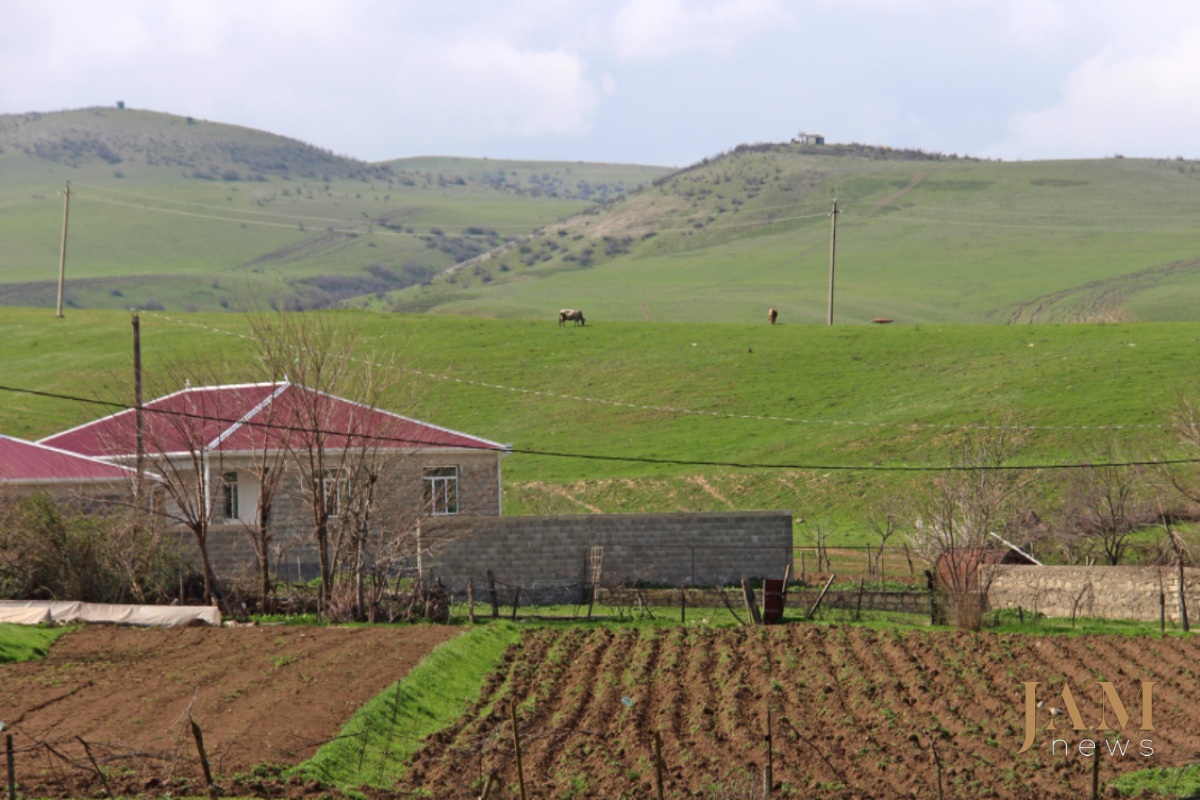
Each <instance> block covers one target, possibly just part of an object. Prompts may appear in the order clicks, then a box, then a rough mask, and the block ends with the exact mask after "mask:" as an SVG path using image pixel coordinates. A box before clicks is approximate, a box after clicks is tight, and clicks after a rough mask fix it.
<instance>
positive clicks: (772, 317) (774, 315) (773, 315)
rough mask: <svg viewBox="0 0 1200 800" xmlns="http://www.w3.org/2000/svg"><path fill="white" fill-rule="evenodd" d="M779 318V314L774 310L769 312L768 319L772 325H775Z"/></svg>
mask: <svg viewBox="0 0 1200 800" xmlns="http://www.w3.org/2000/svg"><path fill="white" fill-rule="evenodd" d="M778 318H779V312H778V311H776V310H775V309H773V308H772V309H771V310H770V311H768V312H767V319H769V320H771V324H772V325H774V324H775V320H776V319H778Z"/></svg>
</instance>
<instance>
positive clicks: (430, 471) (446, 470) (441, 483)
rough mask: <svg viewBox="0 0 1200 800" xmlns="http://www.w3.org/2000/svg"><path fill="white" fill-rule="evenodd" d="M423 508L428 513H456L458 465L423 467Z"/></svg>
mask: <svg viewBox="0 0 1200 800" xmlns="http://www.w3.org/2000/svg"><path fill="white" fill-rule="evenodd" d="M425 509H426V510H427V511H428V512H429V513H430V514H457V513H458V467H426V468H425Z"/></svg>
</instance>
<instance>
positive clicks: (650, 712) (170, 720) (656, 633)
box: [0, 625, 1200, 800]
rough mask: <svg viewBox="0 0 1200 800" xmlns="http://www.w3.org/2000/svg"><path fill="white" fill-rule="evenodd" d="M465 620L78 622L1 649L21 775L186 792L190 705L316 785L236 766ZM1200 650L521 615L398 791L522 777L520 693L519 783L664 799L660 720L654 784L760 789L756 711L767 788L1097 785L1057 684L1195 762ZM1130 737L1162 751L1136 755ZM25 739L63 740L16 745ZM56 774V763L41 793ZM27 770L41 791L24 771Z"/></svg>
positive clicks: (345, 708) (349, 699)
mask: <svg viewBox="0 0 1200 800" xmlns="http://www.w3.org/2000/svg"><path fill="white" fill-rule="evenodd" d="M455 632H456V630H455V629H453V628H437V627H416V628H399V629H397V628H387V629H385V628H379V629H355V630H345V629H337V628H321V629H305V628H275V629H271V628H260V629H246V628H242V629H229V628H226V629H220V630H211V629H190V630H181V631H142V630H125V629H115V628H105V627H94V628H88V629H85V630H82V631H79V632H76V633H72V634H68V635H67V636H66V637H64V638H63V639H61V640H60V641H59V643H58V644H56V645H55V646H54V648H53V649H52V651H51V654H50V656H49V657H48V658H47V659H46V660H44V661H42V662H38V663H27V664H10V665H5V666H0V719H3V720H4V721H5V722H6V723H7V724H8V728H7V730H11V731H15V732H16V734H17V737H16V739H17V746H18V748H19V749H20V750H21V752H19V753H18V774H19V776H20V778H21V781H22V792H23V794H25V795H26V796H48V795H56V796H64V794H65V796H74V797H80V796H85V795H86V796H92V795H96V794H97V793H99V792H101V791H102V789H103V787H102V786H101V785H100V784H99V782H98V778H97V775H98V774H99V773H98V772H96V771H95V770H93V769H92V767H91V766H90V764H89V759H90V758H91V757H92V756H94V757H96V759H97V760H98V761H99V762H100V763H101V764H103V765H104V767H105V769H104V774H105V775H107V776H108V780H109V781H110V788H111V790H112V791H113V792H114V793H122V794H133V793H145V794H163V793H168V792H171V793H174V794H183V793H185V792H183V791H182V789H181V786H183V785H182V784H179V783H178V782H173V781H177V780H178V779H179V778H181V777H184V776H186V777H187V778H189V780H191V783H190V784H188V785H190V787H191V791H190V792H188V793H190V794H197V793H198V792H197V790H196V787H197V786H198V784H197V783H196V758H195V749H194V745H193V743H192V742H191V740H190V738H189V737H188V736H187V733H186V729H185V728H184V726H183V724H182V722H183V721H184V720H186V718H187V714H188V711H189V708H190V710H191V713H192V714H193V715H194V717H195V719H196V720H197V721H198V722H199V723H200V725H201V726H202V728H203V730H204V735H205V743H206V746H207V747H208V749H209V752H210V754H211V756H212V759H213V766H214V769H215V771H216V772H217V778H218V780H219V781H221V783H222V784H223V785H224V786H226V787H227V789H228V790H229V791H232V792H234V793H236V794H238V795H243V796H244V795H248V794H254V793H256V792H259V791H262V792H264V793H267V792H270V791H285V792H287V793H288V794H290V795H293V796H296V795H302V794H312V795H316V794H321V793H322V791H323V790H321V789H320V788H319V787H315V786H304V785H290V786H286V787H277V788H275V789H271V788H270V786H267V787H265V788H264V787H261V786H259V787H257V788H256V785H255V782H254V781H253V780H246V779H245V778H243V780H242V781H241V782H234V781H232V780H231V778H232V776H234V775H235V774H237V773H243V774H245V773H246V772H247V771H249V770H251V768H252V767H253V766H254V765H257V764H260V763H265V762H283V763H289V764H292V763H297V762H298V761H300V760H303V759H304V758H307V757H308V756H310V755H311V754H312V753H313V752H314V750H315V749H316V747H317V746H318V745H319V744H320V743H321V742H324V741H326V740H328V739H329V738H331V737H333V736H335V735H336V733H337V731H338V729H339V728H340V726H341V724H342V723H343V722H345V721H346V720H347V719H348V718H349V716H350V715H351V713H352V712H353V711H354V710H355V709H356V708H357V707H358V706H359V705H361V704H362V703H363V702H365V701H366V700H367V699H368V698H369V697H371V696H373V695H374V694H376V693H377V692H379V691H381V690H382V689H383V688H384V687H385V686H387V685H389V684H391V683H393V682H394V681H396V680H398V679H399V678H401V677H402V676H403V675H404V673H405V672H407V670H408V669H409V668H410V667H411V666H412V664H414V663H415V661H416V660H417V658H419V657H420V656H421V655H423V654H424V653H425V652H428V650H429V649H431V648H432V647H433V646H434V645H435V644H436V643H437V642H440V641H443V640H444V639H445V638H447V637H449V636H451V635H453V634H454V633H455ZM1198 669H1200V639H1195V638H1168V639H1158V638H1132V637H1098V636H1079V637H1033V636H1011V635H1010V636H1005V635H994V634H979V635H971V634H957V633H947V632H923V631H918V632H906V633H899V632H876V631H871V630H866V629H861V628H849V627H824V626H820V627H818V626H812V625H791V626H781V627H773V628H757V629H748V628H739V629H711V628H706V627H700V626H693V627H689V628H661V629H657V630H652V629H640V630H620V629H616V630H614V629H603V628H596V629H583V628H540V629H532V630H530V631H529V632H528V634H527V635H526V636H525V638H524V640H523V642H522V644H521V645H519V646H517V647H515V648H513V649H511V650H510V651H509V652H508V653H507V654H506V656H505V658H504V660H503V661H502V663H501V664H500V665H499V668H498V669H497V671H496V672H495V673H494V674H493V675H492V676H491V677H490V678H489V680H488V682H487V683H486V685H485V687H484V691H483V694H482V696H481V698H480V699H479V701H478V702H477V703H476V704H475V705H474V706H473V707H472V708H471V709H469V710H468V712H467V713H466V714H464V715H463V716H462V718H461V719H460V720H459V721H458V722H457V723H456V724H455V725H453V726H452V727H451V728H450V729H448V730H446V731H444V732H443V733H441V734H439V735H437V736H435V737H433V738H432V739H431V740H430V741H429V742H427V744H426V746H425V747H424V749H423V750H421V751H420V752H419V753H418V755H417V758H416V761H415V764H414V766H413V769H412V770H411V771H410V773H409V775H408V777H407V779H406V783H405V785H404V786H402V787H399V792H398V793H397V794H399V795H402V796H408V792H410V791H412V790H418V791H419V792H421V796H427V797H435V798H469V797H471V798H473V797H478V796H479V795H480V792H481V788H482V785H483V783H484V780H485V778H486V776H487V775H488V774H489V773H491V772H493V771H494V772H495V773H496V776H497V781H496V783H495V786H494V787H493V789H492V793H491V797H492V798H493V800H495V798H512V797H515V796H517V788H516V787H517V779H518V778H517V769H516V759H515V751H514V747H513V736H512V726H511V723H510V716H509V715H510V708H511V705H512V703H513V702H514V701H515V702H516V705H517V717H518V730H519V733H520V743H521V747H522V755H523V769H524V775H525V778H526V782H527V786H528V796H529V797H530V798H551V797H553V798H567V797H592V798H606V799H607V798H619V797H626V798H644V797H654V796H655V780H656V769H655V760H654V735H655V734H656V733H657V734H658V735H659V737H660V738H661V742H662V758H663V764H664V765H665V769H664V771H663V780H664V794H665V796H666V797H669V798H670V797H674V798H691V797H706V798H733V797H740V798H749V797H754V796H758V795H752V794H750V791H751V788H750V787H753V786H755V785H761V769H762V765H763V764H764V763H765V760H766V758H767V743H766V741H765V738H764V737H765V734H766V732H767V714H768V709H769V711H770V716H771V728H770V730H771V734H772V740H771V758H772V762H773V768H774V776H773V777H774V782H775V785H776V787H777V789H778V791H777V793H776V795H773V796H798V797H813V798H851V797H854V798H880V799H881V800H883V799H886V798H914V797H915V798H936V797H937V796H938V792H937V784H938V780H939V773H940V780H941V782H942V785H943V790H944V796H945V797H947V798H952V797H972V798H973V797H987V796H993V797H1002V798H1072V799H1074V798H1080V797H1090V796H1091V794H1090V792H1091V779H1092V764H1093V763H1094V761H1095V759H1094V758H1088V757H1084V756H1081V755H1080V754H1079V752H1078V751H1077V750H1072V751H1071V752H1070V753H1069V754H1064V752H1063V749H1064V748H1061V747H1060V748H1059V752H1058V753H1057V754H1053V755H1052V754H1051V746H1052V741H1053V738H1054V737H1053V736H1052V735H1051V734H1050V733H1048V732H1046V731H1045V730H1043V729H1044V727H1045V726H1046V724H1047V723H1049V722H1050V721H1051V720H1052V719H1056V720H1059V722H1058V725H1059V728H1060V729H1061V731H1060V736H1061V737H1063V738H1065V739H1066V740H1068V741H1069V743H1070V744H1071V746H1072V747H1073V748H1074V747H1077V746H1078V744H1079V742H1080V741H1081V740H1082V739H1084V738H1090V737H1089V736H1088V735H1087V734H1077V733H1075V732H1073V731H1068V730H1066V728H1068V727H1070V723H1069V721H1068V722H1066V723H1064V722H1062V720H1069V714H1065V715H1064V714H1059V715H1058V716H1057V717H1054V716H1053V715H1052V714H1051V709H1052V708H1060V707H1062V706H1063V697H1062V691H1063V687H1064V685H1069V686H1070V687H1071V690H1072V692H1073V697H1074V698H1075V700H1076V702H1077V705H1078V708H1079V712H1080V714H1081V715H1082V717H1083V719H1084V720H1085V722H1086V723H1087V724H1088V725H1096V724H1098V721H1099V720H1100V719H1101V717H1102V716H1103V717H1107V718H1108V719H1109V720H1112V719H1114V716H1113V713H1112V711H1111V706H1110V705H1106V704H1105V700H1104V695H1103V693H1102V692H1101V691H1100V690H1099V689H1098V688H1097V686H1096V683H1095V682H1096V681H1097V680H1102V679H1103V680H1111V681H1112V682H1113V684H1114V687H1115V688H1116V690H1117V692H1118V693H1119V696H1120V698H1122V699H1123V701H1124V705H1125V706H1127V707H1128V712H1129V715H1130V717H1129V721H1128V725H1127V726H1126V727H1125V729H1124V736H1123V737H1122V741H1124V742H1125V743H1126V747H1127V752H1126V754H1125V755H1110V754H1109V753H1108V752H1107V751H1105V750H1104V749H1103V748H1104V747H1106V745H1104V744H1103V743H1101V748H1102V750H1101V752H1102V753H1103V754H1102V756H1101V757H1100V759H1099V760H1100V773H1099V776H1100V781H1101V783H1103V782H1104V781H1106V780H1108V779H1111V778H1112V777H1113V776H1114V775H1116V774H1118V773H1122V772H1125V771H1128V770H1133V769H1139V768H1144V767H1150V766H1174V765H1180V764H1184V763H1191V762H1194V761H1196V760H1198V759H1200V753H1198V752H1197V750H1198V749H1200V722H1198V721H1197V709H1200V685H1198V683H1197V673H1196V671H1197V670H1198ZM1023 681H1041V682H1042V684H1043V685H1042V687H1041V690H1040V692H1039V694H1038V699H1040V700H1041V701H1043V705H1042V707H1041V708H1040V709H1038V710H1037V711H1036V725H1037V736H1036V739H1035V742H1034V745H1033V746H1032V747H1031V748H1030V750H1029V751H1028V752H1026V753H1024V754H1020V755H1018V754H1017V750H1018V749H1020V747H1021V744H1022V738H1023V731H1024V719H1025V717H1024V688H1023V686H1022V682H1023ZM1143 681H1156V682H1157V684H1156V685H1155V686H1154V688H1153V690H1152V704H1153V723H1154V728H1155V730H1153V731H1150V732H1147V731H1141V730H1139V729H1138V728H1139V726H1140V725H1141V724H1142V723H1143V719H1142V716H1143V710H1144V706H1143V703H1142V700H1141V694H1140V692H1141V688H1140V687H1141V682H1143ZM6 732H7V731H6ZM1097 738H1098V739H1101V738H1102V737H1100V735H1099V734H1097ZM1143 739H1148V740H1150V742H1151V747H1152V749H1153V755H1150V756H1142V755H1139V750H1140V749H1142V748H1141V742H1142V740H1143ZM84 742H86V743H88V746H89V747H90V748H91V752H90V754H89V753H88V752H86V751H85V749H84V747H83V743H84ZM36 743H42V744H48V745H52V749H48V748H46V747H40V748H37V747H35V748H32V749H25V748H27V747H28V746H29V745H31V744H36ZM931 743H932V744H933V751H931ZM35 775H36V776H39V777H38V778H37V779H36V780H35ZM55 777H58V778H63V779H64V780H65V783H63V784H61V785H60V787H59V788H58V789H55V790H52V787H53V783H52V781H50V779H53V778H55ZM39 780H47V781H50V782H43V783H39ZM39 786H44V787H47V788H46V789H45V790H44V791H33V789H35V787H39ZM64 787H65V788H64ZM788 791H790V792H791V793H792V794H791V795H788V794H787V792H788ZM374 794H375V796H382V795H384V794H387V793H384V792H379V793H374Z"/></svg>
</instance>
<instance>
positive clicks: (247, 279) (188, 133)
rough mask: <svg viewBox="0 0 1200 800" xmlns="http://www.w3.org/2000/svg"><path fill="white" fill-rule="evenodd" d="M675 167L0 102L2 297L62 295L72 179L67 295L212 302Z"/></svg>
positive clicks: (114, 303) (411, 251) (286, 301)
mask: <svg viewBox="0 0 1200 800" xmlns="http://www.w3.org/2000/svg"><path fill="white" fill-rule="evenodd" d="M666 172H667V170H666V169H662V168H655V167H633V166H622V165H581V164H562V163H540V162H506V161H488V160H472V159H409V160H401V161H396V162H391V163H385V164H367V163H364V162H361V161H356V160H354V159H350V158H345V157H342V156H337V155H334V154H332V153H330V152H328V151H324V150H321V149H319V148H316V147H313V146H311V145H307V144H304V143H302V142H297V141H295V140H292V139H287V138H284V137H281V136H276V135H273V134H269V133H264V132H262V131H255V130H251V129H247V128H240V127H237V126H232V125H223V124H220V123H213V122H207V121H204V120H197V119H194V118H190V117H180V116H174V115H170V114H161V113H156V112H150V111H138V110H133V109H116V108H91V109H84V110H80V111H67V112H57V113H51V114H25V115H6V116H0V209H2V210H3V213H0V252H3V256H2V257H0V258H2V259H3V262H2V263H3V267H4V268H3V269H2V270H0V305H30V306H32V305H41V306H53V305H54V302H55V297H56V291H57V286H56V281H57V276H58V264H59V253H60V242H61V234H62V223H63V196H62V194H63V189H64V186H65V185H66V183H67V181H70V182H71V192H72V195H71V209H70V224H69V238H68V249H67V278H68V280H67V291H66V303H67V305H68V306H69V307H73V308H128V307H130V306H139V307H142V308H159V307H161V308H165V309H172V310H212V311H217V310H223V309H239V308H251V307H254V306H256V305H261V306H269V305H275V306H278V307H284V308H312V307H320V306H328V305H331V304H334V303H337V302H339V301H341V300H344V299H347V298H351V297H358V296H364V295H366V296H370V295H374V294H377V293H379V294H382V293H383V292H385V291H388V290H393V289H398V288H402V287H404V286H408V285H411V284H417V283H420V282H422V281H427V280H429V279H430V278H431V277H432V276H433V275H435V274H436V273H438V272H439V271H441V270H444V269H446V268H448V267H450V266H452V265H454V264H455V263H457V262H459V261H462V260H465V259H468V258H470V257H472V256H475V255H478V254H479V253H482V252H486V251H487V250H489V249H491V248H492V247H495V246H497V245H500V244H502V243H504V242H505V241H507V240H509V239H512V238H514V237H518V236H522V235H525V234H528V233H530V232H532V231H534V230H535V229H537V228H539V227H540V226H543V225H546V224H549V223H552V222H555V221H556V220H559V219H562V218H564V217H567V216H569V215H571V214H574V213H576V212H578V211H580V210H583V209H586V208H589V207H591V206H592V205H593V204H594V203H595V201H597V200H601V199H608V198H611V197H614V196H617V195H619V194H621V193H622V192H625V191H628V190H630V189H632V188H634V187H636V186H638V185H640V184H644V183H649V182H650V181H651V180H653V179H654V178H656V177H659V176H661V175H663V174H666ZM498 176H499V177H498ZM535 178H536V180H535Z"/></svg>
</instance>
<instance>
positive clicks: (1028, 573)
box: [980, 565, 1200, 622]
mask: <svg viewBox="0 0 1200 800" xmlns="http://www.w3.org/2000/svg"><path fill="white" fill-rule="evenodd" d="M980 571H981V580H982V585H983V586H987V587H988V605H989V607H990V608H1017V607H1018V606H1019V607H1021V608H1023V609H1025V610H1026V611H1038V612H1041V613H1043V614H1045V615H1046V616H1048V617H1070V616H1071V615H1072V611H1073V610H1074V613H1075V615H1076V616H1081V617H1096V618H1100V619H1128V620H1141V621H1153V622H1157V621H1158V619H1159V599H1158V598H1159V592H1160V587H1161V591H1162V593H1163V594H1164V595H1165V597H1166V614H1167V619H1168V620H1169V621H1171V622H1179V621H1180V612H1179V569H1178V567H1161V568H1160V567H1121V566H1117V567H1105V566H1092V567H1037V566H1017V565H997V566H985V567H980ZM1184 587H1185V590H1186V593H1187V607H1188V618H1189V620H1197V619H1200V569H1196V568H1188V569H1185V570H1184Z"/></svg>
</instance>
